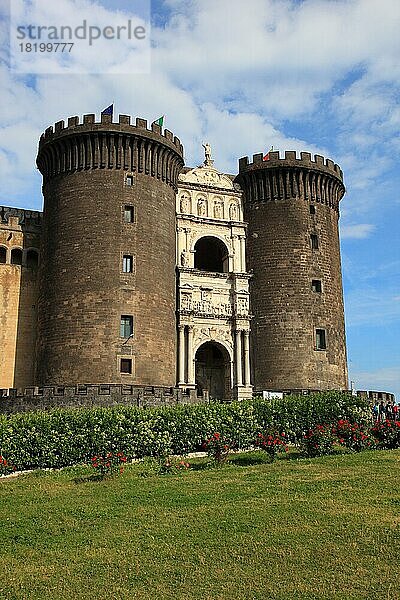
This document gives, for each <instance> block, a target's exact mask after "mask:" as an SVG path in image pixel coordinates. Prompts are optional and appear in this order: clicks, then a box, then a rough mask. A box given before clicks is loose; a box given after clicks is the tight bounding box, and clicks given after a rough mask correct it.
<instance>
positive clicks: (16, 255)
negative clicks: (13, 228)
mask: <svg viewBox="0 0 400 600" xmlns="http://www.w3.org/2000/svg"><path fill="white" fill-rule="evenodd" d="M11 264H12V265H22V250H20V249H19V248H13V249H12V250H11Z"/></svg>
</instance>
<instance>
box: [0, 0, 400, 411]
mask: <svg viewBox="0 0 400 600" xmlns="http://www.w3.org/2000/svg"><path fill="white" fill-rule="evenodd" d="M42 2H43V0H42ZM48 6H49V10H50V7H54V6H57V11H56V14H57V19H59V23H60V24H62V23H67V22H68V16H69V15H70V14H71V13H74V14H76V15H79V16H81V17H82V18H87V19H89V20H90V19H93V18H94V15H98V14H100V13H101V14H102V15H103V17H104V15H105V17H104V18H108V19H110V22H114V21H113V19H115V18H117V16H118V17H120V16H121V15H125V16H126V15H130V14H131V11H132V7H135V4H134V3H133V2H132V1H130V0H114V1H112V2H111V1H106V0H102V1H101V2H100V1H98V2H94V1H92V0H57V3H54V1H52V0H48ZM0 10H1V15H2V20H1V24H0V33H1V35H2V45H1V49H0V59H1V65H0V66H1V70H0V78H1V92H2V95H1V99H2V119H1V122H0V177H1V197H0V203H1V204H5V205H12V206H20V207H26V208H34V209H41V206H42V200H41V180H40V177H39V174H38V173H37V171H36V167H35V154H36V148H37V140H38V137H39V135H40V133H41V132H42V131H43V130H44V129H45V128H46V127H47V126H48V125H49V124H52V123H54V122H55V121H57V120H59V119H63V118H64V119H65V118H67V117H68V116H71V115H75V114H76V115H82V114H84V113H88V112H95V113H97V114H99V112H100V111H101V109H102V108H104V107H105V106H107V105H108V104H110V102H112V101H115V109H116V112H117V113H119V112H121V113H126V114H131V115H134V116H142V117H144V118H148V119H149V120H154V119H155V118H157V117H159V116H160V115H162V114H165V115H166V123H165V124H166V126H167V127H168V128H169V129H171V130H172V131H173V132H174V133H175V134H176V135H178V137H180V139H181V140H182V142H183V144H184V146H185V154H186V162H187V164H189V165H196V164H199V163H200V161H201V160H202V147H201V142H202V141H204V140H208V141H209V142H210V143H211V145H212V147H213V154H214V157H215V161H216V166H217V168H220V169H221V170H225V171H228V172H231V173H234V172H236V170H237V159H238V158H239V157H241V156H244V155H251V154H253V153H255V152H262V151H264V150H266V149H269V148H270V147H271V145H273V146H274V147H275V148H277V149H279V150H281V151H284V150H297V151H300V150H305V151H311V152H317V153H319V154H322V155H324V156H326V157H330V158H332V159H333V160H335V161H336V162H338V163H339V164H340V166H341V167H342V169H343V171H344V175H345V183H346V187H347V194H346V196H345V198H344V200H343V201H342V207H341V220H340V223H341V240H342V242H341V247H342V263H343V281H344V293H345V307H346V331H347V344H348V358H349V371H350V379H351V380H353V381H354V382H355V385H356V387H357V388H358V389H383V390H388V391H394V392H395V393H396V394H397V396H398V398H399V399H400V345H399V336H400V251H399V247H400V234H399V222H400V192H399V189H400V175H399V167H398V156H399V154H400V136H399V129H400V104H399V92H400V60H399V57H400V36H399V33H398V32H399V30H400V3H399V2H398V0H304V1H301V2H300V1H291V0H248V1H247V2H246V3H245V2H241V1H240V0H236V1H235V0H155V1H153V3H152V5H151V16H152V29H151V43H152V50H151V69H150V72H149V73H145V74H137V73H135V72H132V69H131V67H130V65H131V64H132V63H130V62H129V58H130V52H131V50H130V48H129V47H128V46H126V47H123V59H121V46H120V47H119V48H117V45H116V44H111V43H110V44H108V46H107V49H106V51H105V50H104V47H101V48H102V51H101V52H99V53H98V54H97V55H96V56H95V58H94V60H93V59H90V60H93V62H90V60H89V59H88V60H87V61H86V63H85V67H86V68H87V69H88V72H89V73H95V72H96V71H98V70H101V69H102V67H103V65H104V66H105V64H106V63H107V69H109V67H110V64H111V65H112V62H113V61H114V62H115V63H118V66H119V67H120V68H121V61H122V70H123V69H125V72H124V73H123V74H119V75H112V74H102V73H98V74H93V75H91V74H89V75H79V74H75V75H74V74H72V75H46V74H45V75H37V76H35V75H29V74H26V75H23V74H22V75H21V74H17V73H15V72H14V71H13V70H12V69H11V68H10V66H9V57H8V43H9V40H8V27H9V24H8V10H9V2H7V0H0ZM90 69H92V71H91V70H90ZM104 70H106V69H104Z"/></svg>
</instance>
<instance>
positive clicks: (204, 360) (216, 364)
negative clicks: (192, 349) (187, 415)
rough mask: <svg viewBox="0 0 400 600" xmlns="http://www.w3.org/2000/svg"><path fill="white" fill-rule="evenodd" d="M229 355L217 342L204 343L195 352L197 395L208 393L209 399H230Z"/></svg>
mask: <svg viewBox="0 0 400 600" xmlns="http://www.w3.org/2000/svg"><path fill="white" fill-rule="evenodd" d="M230 363H231V361H230V357H229V353H228V351H227V350H226V348H224V346H222V345H221V344H218V343H217V342H205V343H204V344H202V345H201V346H200V347H199V348H198V350H197V352H196V360H195V364H196V370H195V377H196V386H197V393H198V394H199V395H201V394H202V393H203V391H205V390H206V391H208V393H209V396H210V398H215V399H218V400H228V399H230V398H231V366H230Z"/></svg>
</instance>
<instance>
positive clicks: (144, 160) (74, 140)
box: [37, 114, 184, 189]
mask: <svg viewBox="0 0 400 600" xmlns="http://www.w3.org/2000/svg"><path fill="white" fill-rule="evenodd" d="M183 164H184V163H183V146H182V144H181V142H180V140H179V138H177V137H176V136H174V134H173V133H172V131H169V130H168V129H164V130H163V129H162V128H161V127H160V125H158V124H157V123H152V124H151V127H150V128H149V127H148V124H147V121H146V119H141V118H140V117H138V118H136V121H135V124H134V125H133V124H131V117H130V116H129V115H119V119H118V123H114V122H113V121H112V118H111V115H101V119H100V121H98V122H96V120H95V115H94V114H87V115H83V119H82V122H80V119H79V117H78V116H74V117H69V118H68V121H67V125H65V122H64V121H57V123H55V125H54V126H51V127H48V128H47V129H46V131H45V132H44V133H43V134H42V136H41V138H40V141H39V151H38V156H37V166H38V168H39V170H40V172H41V173H42V175H43V181H44V183H45V184H46V183H47V181H49V180H50V179H51V178H53V177H55V176H57V175H60V174H63V173H70V172H79V171H88V170H91V169H104V170H110V169H112V170H123V171H131V172H133V173H144V174H145V175H150V176H152V177H156V178H157V179H161V180H162V181H165V182H166V183H168V184H169V185H171V186H172V187H173V188H174V189H176V187H177V181H178V175H179V173H180V170H181V169H182V167H183Z"/></svg>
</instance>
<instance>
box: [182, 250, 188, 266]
mask: <svg viewBox="0 0 400 600" xmlns="http://www.w3.org/2000/svg"><path fill="white" fill-rule="evenodd" d="M181 266H182V267H188V266H189V253H188V251H187V250H182V252H181Z"/></svg>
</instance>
